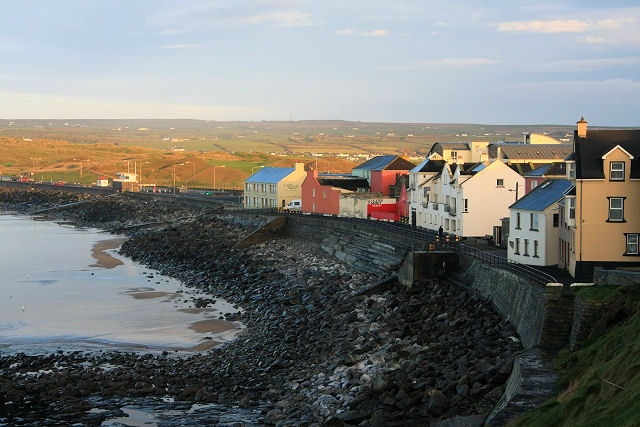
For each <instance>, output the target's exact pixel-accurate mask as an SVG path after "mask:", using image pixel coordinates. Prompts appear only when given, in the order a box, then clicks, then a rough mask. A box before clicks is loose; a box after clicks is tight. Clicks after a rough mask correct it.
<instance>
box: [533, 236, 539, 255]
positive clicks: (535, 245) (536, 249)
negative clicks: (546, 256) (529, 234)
mask: <svg viewBox="0 0 640 427" xmlns="http://www.w3.org/2000/svg"><path fill="white" fill-rule="evenodd" d="M533 256H534V258H538V241H537V240H534V241H533Z"/></svg>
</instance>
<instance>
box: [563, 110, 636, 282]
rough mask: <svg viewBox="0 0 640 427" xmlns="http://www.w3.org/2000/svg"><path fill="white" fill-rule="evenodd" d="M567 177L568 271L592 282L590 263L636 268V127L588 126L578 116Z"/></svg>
mask: <svg viewBox="0 0 640 427" xmlns="http://www.w3.org/2000/svg"><path fill="white" fill-rule="evenodd" d="M573 144H574V153H573V156H571V157H570V158H568V159H567V161H566V163H567V177H568V178H569V179H570V180H572V181H574V182H575V194H568V195H567V196H566V197H565V204H564V205H565V206H564V210H565V215H566V216H565V218H566V222H567V227H568V228H569V238H568V240H569V260H568V261H569V262H568V269H569V272H570V273H571V275H572V276H574V277H575V278H576V279H579V280H591V279H592V277H593V269H594V267H603V268H620V267H638V266H640V253H639V251H638V236H639V234H640V130H638V129H634V130H626V129H625V130H589V131H588V132H587V122H586V121H585V120H584V118H583V119H582V120H580V121H579V122H578V129H577V130H576V131H575V132H574V142H573Z"/></svg>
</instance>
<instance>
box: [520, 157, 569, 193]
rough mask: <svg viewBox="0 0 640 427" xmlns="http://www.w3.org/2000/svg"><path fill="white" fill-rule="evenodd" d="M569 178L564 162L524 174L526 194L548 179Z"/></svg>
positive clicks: (550, 164) (547, 165)
mask: <svg viewBox="0 0 640 427" xmlns="http://www.w3.org/2000/svg"><path fill="white" fill-rule="evenodd" d="M566 176H567V169H566V166H565V163H564V162H556V163H549V164H546V165H543V166H540V167H539V168H537V169H534V170H532V171H531V172H528V173H526V174H524V194H529V192H530V191H531V190H533V189H534V188H536V187H537V186H538V185H540V184H542V183H543V182H544V181H546V180H547V179H562V178H565V177H566Z"/></svg>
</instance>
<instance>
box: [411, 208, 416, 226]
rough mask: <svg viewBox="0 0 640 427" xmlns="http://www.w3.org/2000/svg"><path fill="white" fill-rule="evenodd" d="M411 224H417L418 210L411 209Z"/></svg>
mask: <svg viewBox="0 0 640 427" xmlns="http://www.w3.org/2000/svg"><path fill="white" fill-rule="evenodd" d="M411 226H412V227H415V226H416V211H411Z"/></svg>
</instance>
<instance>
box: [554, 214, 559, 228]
mask: <svg viewBox="0 0 640 427" xmlns="http://www.w3.org/2000/svg"><path fill="white" fill-rule="evenodd" d="M559 222H560V215H559V214H553V226H554V227H558V223H559Z"/></svg>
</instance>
